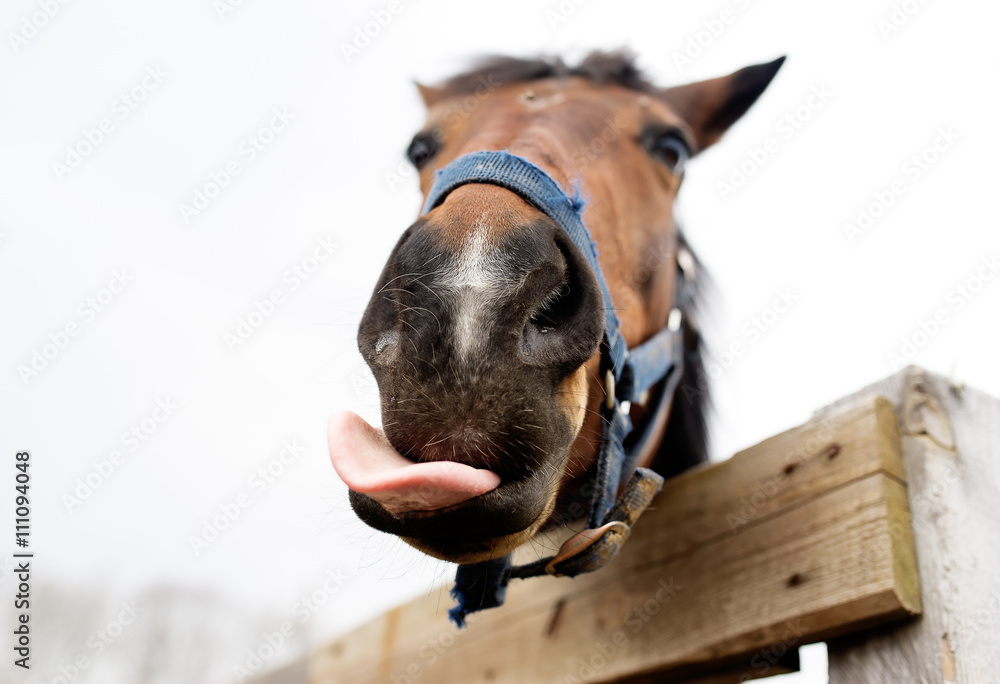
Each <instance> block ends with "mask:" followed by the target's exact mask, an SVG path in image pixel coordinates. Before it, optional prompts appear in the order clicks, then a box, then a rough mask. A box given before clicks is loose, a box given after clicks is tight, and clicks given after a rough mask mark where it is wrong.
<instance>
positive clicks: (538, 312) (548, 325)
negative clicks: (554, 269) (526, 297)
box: [528, 282, 573, 335]
mask: <svg viewBox="0 0 1000 684" xmlns="http://www.w3.org/2000/svg"><path fill="white" fill-rule="evenodd" d="M571 295H572V292H571V290H570V286H569V283H567V282H562V283H559V285H557V286H556V287H555V288H554V289H553V290H552V291H551V292H550V293H549V294H548V295H547V296H546V297H545V299H543V300H542V303H541V304H539V305H538V308H536V309H535V312H534V313H533V314H531V317H530V318H529V319H528V323H530V324H531V325H533V326H535V327H536V328H538V331H539V332H540V333H542V334H543V335H544V334H548V333H550V332H552V331H553V330H554V329H557V328H559V327H560V325H562V324H564V323H565V322H566V320H567V319H568V318H569V317H570V315H571V313H572V312H571V310H570V307H572V305H573V302H572V297H571Z"/></svg>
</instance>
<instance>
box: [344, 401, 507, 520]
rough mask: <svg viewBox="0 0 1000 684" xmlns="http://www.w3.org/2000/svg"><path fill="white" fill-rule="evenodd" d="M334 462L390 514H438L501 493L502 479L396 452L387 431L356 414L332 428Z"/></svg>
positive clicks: (351, 482) (354, 486)
mask: <svg viewBox="0 0 1000 684" xmlns="http://www.w3.org/2000/svg"><path fill="white" fill-rule="evenodd" d="M327 439H328V441H329V445H330V460H331V461H333V467H334V469H336V471H337V474H338V475H340V478H341V479H342V480H343V481H344V483H345V484H347V486H348V487H350V488H351V489H352V490H354V491H356V492H360V493H361V494H367V495H368V496H370V497H371V498H373V499H375V500H376V501H378V502H379V503H380V504H382V505H383V506H384V507H385V508H386V509H387V510H388V511H389V512H390V513H394V514H395V513H403V512H406V511H433V510H436V509H438V508H445V507H446V506H453V505H455V504H457V503H461V502H463V501H467V500H468V499H471V498H472V497H474V496H479V495H480V494H485V493H486V492H488V491H491V490H493V489H496V487H497V486H498V485H499V484H500V476H499V475H497V474H496V473H493V472H490V471H489V470H479V469H477V468H473V467H472V466H468V465H465V464H464V463H455V462H454V461H431V462H427V463H414V462H413V461H410V460H409V459H407V458H404V457H403V456H402V455H401V454H400V453H399V452H397V451H396V450H395V449H393V448H392V446H391V445H390V444H389V440H388V439H386V438H385V435H384V434H383V433H382V431H381V430H377V429H375V428H373V427H372V426H370V425H369V424H368V423H366V422H365V421H364V419H363V418H362V417H361V416H359V415H357V414H356V413H352V412H350V411H338V412H337V413H335V414H333V415H332V416H331V417H330V422H329V425H328V428H327Z"/></svg>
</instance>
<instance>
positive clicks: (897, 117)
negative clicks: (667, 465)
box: [0, 0, 1000, 684]
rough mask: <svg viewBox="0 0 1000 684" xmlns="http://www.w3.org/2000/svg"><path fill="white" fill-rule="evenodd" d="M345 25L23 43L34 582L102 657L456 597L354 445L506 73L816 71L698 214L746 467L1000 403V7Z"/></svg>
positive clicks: (122, 23) (736, 144) (781, 79)
mask: <svg viewBox="0 0 1000 684" xmlns="http://www.w3.org/2000/svg"><path fill="white" fill-rule="evenodd" d="M346 4H347V3H339V4H337V5H334V4H333V3H329V4H328V3H320V2H304V1H300V0H292V1H285V2H276V1H272V2H266V1H265V0H246V1H245V2H241V3H238V2H235V1H227V0H219V1H216V2H213V0H198V1H197V2H191V1H188V2H175V3H159V4H156V5H151V4H148V3H126V2H120V1H119V2H115V1H114V0H91V1H90V2H79V3H77V2H69V3H67V4H61V3H59V2H56V1H55V0H48V1H45V2H42V1H29V0H10V1H8V2H6V3H5V4H4V8H3V10H2V12H0V28H2V29H3V32H4V40H3V46H2V47H0V51H2V52H3V58H2V60H0V92H2V93H3V105H2V107H0V123H2V125H0V131H2V140H3V141H2V160H3V164H2V165H0V198H2V201H0V284H2V289H0V291H2V293H3V294H2V295H0V302H2V312H3V315H2V319H3V321H4V323H3V333H2V335H0V359H2V361H3V369H2V370H3V372H2V373H0V383H2V392H0V447H2V449H3V453H4V454H5V456H4V463H9V462H10V454H12V453H13V452H14V451H15V450H23V449H28V450H30V451H31V453H32V459H33V460H32V478H33V480H32V484H33V490H32V491H33V494H34V497H33V506H34V509H33V521H32V522H33V529H32V545H33V549H34V550H35V551H36V552H37V554H38V558H37V559H36V562H35V572H36V579H37V580H38V581H40V582H43V581H44V582H49V583H51V584H52V585H53V586H60V587H63V588H65V590H66V591H68V592H70V593H72V592H80V593H81V594H87V595H96V596H99V597H100V600H101V602H102V605H106V607H107V613H106V615H105V617H102V618H100V620H98V621H97V622H95V623H94V628H95V629H96V628H98V627H99V626H100V624H104V622H105V621H107V620H111V619H113V618H114V616H115V615H116V614H117V611H118V609H117V606H119V605H120V604H121V603H122V602H123V601H128V600H131V599H134V598H135V597H137V596H141V595H143V594H144V592H148V591H150V589H151V588H153V587H163V586H169V587H173V588H179V589H181V590H184V591H189V592H191V593H199V595H203V596H213V597H218V601H219V603H220V605H222V606H228V608H226V609H225V610H229V611H231V612H233V611H235V613H236V614H238V615H241V616H245V618H246V620H248V621H251V622H253V623H254V624H256V623H257V622H260V623H261V624H264V625H266V624H267V620H277V621H280V620H282V619H285V618H284V617H282V616H289V615H293V614H295V611H296V610H297V609H298V608H299V607H300V606H299V603H300V599H301V597H302V596H303V595H304V594H308V593H311V592H313V591H315V590H317V589H318V588H321V587H323V586H324V584H326V586H327V587H328V588H331V590H330V592H329V593H330V597H329V600H328V601H327V602H326V604H325V606H323V607H318V608H317V609H316V610H315V611H310V612H309V619H308V620H307V621H303V622H302V623H301V626H300V636H302V637H303V639H304V640H305V641H304V642H303V643H308V644H310V645H311V646H314V645H315V644H318V643H321V642H323V641H326V640H328V639H329V638H331V637H332V636H333V635H335V634H338V633H341V632H343V631H345V630H347V629H349V628H351V627H353V626H356V625H358V624H360V623H362V622H364V621H365V620H367V619H369V618H371V617H372V616H374V615H375V614H377V613H379V612H380V611H382V610H384V609H385V608H386V607H388V606H390V605H393V604H395V603H398V602H400V601H403V600H405V599H406V598H409V597H412V596H414V595H419V594H421V593H426V592H428V591H431V590H435V591H436V589H432V588H433V587H436V586H437V585H438V584H440V583H441V582H443V581H444V580H445V579H447V578H450V576H451V574H452V566H448V565H445V564H442V563H438V562H436V561H432V560H430V559H428V558H426V557H424V556H422V555H420V554H418V553H417V552H415V551H413V550H411V549H409V548H408V547H406V546H404V545H403V544H401V543H400V542H398V541H397V540H394V539H390V538H387V537H384V536H382V535H380V534H377V533H375V532H372V531H370V530H368V529H367V528H366V527H365V526H363V525H362V524H360V523H359V522H357V521H356V519H355V518H354V516H353V514H352V513H351V511H350V509H349V506H348V503H347V497H346V489H345V487H344V485H343V484H342V483H341V482H340V481H339V480H338V478H337V476H336V475H335V473H334V472H333V469H332V468H331V466H330V464H329V460H328V457H327V454H326V445H325V425H326V419H327V417H328V416H329V414H330V413H331V412H332V411H333V410H335V409H339V408H348V409H351V410H354V411H357V412H359V413H361V414H362V415H363V416H364V417H366V418H367V419H369V420H371V421H376V420H377V419H378V413H377V397H376V395H375V393H374V386H373V382H372V379H371V376H370V375H369V374H368V372H367V370H365V368H364V366H363V363H362V361H361V358H360V356H359V355H358V353H357V351H356V348H355V342H354V337H355V334H356V328H357V323H358V321H359V318H360V315H361V312H362V310H363V307H364V305H365V302H366V301H367V299H368V297H369V295H370V292H371V288H372V286H373V285H374V282H375V279H376V277H377V275H378V273H379V270H380V268H381V266H382V264H383V263H384V261H385V259H386V257H387V255H388V252H389V249H390V248H391V246H392V244H393V243H394V242H395V241H396V239H397V237H398V235H399V234H400V232H401V231H402V230H403V229H404V228H405V227H406V226H407V225H408V224H409V223H410V222H411V221H412V219H413V218H414V216H415V215H416V213H417V211H418V209H419V204H420V196H419V193H418V191H417V184H416V178H415V176H414V175H412V173H411V172H410V171H409V170H408V168H407V167H406V165H405V163H403V151H404V150H405V147H406V145H407V143H408V141H409V138H410V137H411V136H412V134H413V133H414V132H415V131H416V130H417V129H418V127H419V126H420V125H421V123H422V116H423V113H422V107H421V104H420V101H419V98H418V97H417V95H416V92H415V89H414V87H413V80H414V79H419V80H422V81H425V82H433V81H434V80H435V79H438V78H442V77H445V76H447V75H448V74H449V73H452V72H454V71H455V70H457V69H459V68H462V67H463V66H464V65H466V64H467V62H468V60H469V58H470V57H474V56H476V55H481V54H483V53H510V54H516V55H534V54H538V53H540V52H545V53H560V54H564V55H568V56H569V58H570V59H572V58H574V57H578V56H580V55H582V54H584V53H585V52H586V51H587V50H589V49H592V48H615V47H621V46H627V47H630V48H632V49H633V50H634V51H635V52H636V53H637V55H638V57H639V63H640V65H641V66H642V67H643V68H645V69H646V70H647V71H648V73H649V74H650V75H651V76H652V77H653V78H654V79H655V80H656V81H657V82H659V83H662V84H664V85H674V84H680V83H684V82H688V81H692V80H698V79H702V78H709V77H713V76H718V75H721V74H725V73H729V72H731V71H734V70H736V69H738V68H740V67H743V66H745V65H747V64H752V63H758V62H764V61H770V60H772V59H774V58H776V57H778V56H779V55H788V57H789V59H788V61H787V63H786V64H785V66H784V67H783V68H782V70H781V72H780V73H779V74H778V76H777V78H776V80H775V81H774V83H773V85H772V86H771V88H769V89H768V91H767V92H766V93H765V95H764V96H763V97H762V98H761V100H760V101H759V102H758V103H757V104H756V105H755V106H754V108H753V109H752V110H751V112H750V113H749V114H748V115H747V116H746V117H745V118H744V119H743V120H741V121H740V122H739V123H738V124H737V125H736V126H735V127H734V128H733V129H732V130H731V131H730V133H729V134H728V135H727V136H726V137H725V138H724V140H723V141H722V142H721V143H720V144H719V145H717V146H716V147H715V148H713V149H711V150H709V151H708V152H706V153H705V154H704V155H702V156H700V157H698V158H697V159H695V160H694V161H692V163H691V164H690V165H689V167H688V171H687V177H686V179H685V183H684V187H683V188H682V190H681V194H680V198H679V201H678V204H677V213H678V218H679V220H680V221H681V223H682V224H683V225H684V227H685V229H686V231H687V234H688V236H689V239H690V241H691V242H692V243H693V245H694V247H695V249H696V251H697V252H698V254H699V255H700V257H701V258H702V260H703V261H704V262H705V264H706V266H707V268H708V270H709V271H710V272H711V274H712V277H713V279H714V282H715V291H716V292H715V296H714V298H713V299H712V300H711V302H710V306H709V316H708V317H709V319H710V323H711V325H710V326H709V330H708V333H709V343H710V345H711V348H712V349H713V350H714V352H715V354H714V356H713V357H712V359H713V360H714V361H715V362H716V363H717V366H714V367H713V368H714V372H713V375H715V376H716V378H715V381H714V387H713V393H714V397H715V405H716V409H717V412H716V417H715V420H714V422H713V428H712V438H713V443H712V453H713V457H714V458H720V459H721V458H725V457H727V456H729V455H731V454H732V453H733V452H735V451H737V450H739V449H742V448H745V447H747V446H749V445H751V444H754V443H756V442H758V441H760V440H761V439H764V438H766V437H768V436H770V435H772V434H774V433H776V432H779V431H782V430H784V429H787V428H789V427H792V426H794V425H797V424H800V423H802V422H804V421H805V420H806V419H808V417H809V415H810V414H811V413H812V411H813V410H815V409H818V408H820V407H822V406H824V405H826V404H828V403H830V402H832V401H834V400H835V399H837V398H839V397H841V396H844V395H847V394H850V393H852V392H854V391H855V390H857V389H860V388H861V387H863V386H864V385H866V384H869V383H871V382H873V381H875V380H878V379H880V378H882V377H884V376H887V375H889V374H891V373H893V372H894V371H895V370H896V369H898V367H900V364H901V363H916V364H919V365H922V366H925V367H927V368H929V369H931V370H933V371H936V372H938V373H942V374H945V375H947V376H950V377H953V378H955V379H956V380H957V381H960V382H965V383H968V384H969V385H972V386H976V387H979V388H981V389H983V390H986V391H987V392H989V393H991V394H994V395H1000V362H998V359H997V355H996V348H997V333H998V323H997V318H998V316H997V314H998V312H1000V277H997V275H998V273H997V271H996V268H995V264H996V258H997V256H998V255H1000V236H998V231H997V219H996V210H995V207H994V205H995V200H996V195H997V193H996V188H995V185H996V181H997V169H996V157H997V152H998V150H1000V148H998V145H997V142H998V127H997V125H996V113H997V111H998V106H997V105H998V96H997V89H996V82H997V75H998V67H1000V50H998V48H997V47H996V45H997V43H996V37H995V35H994V33H995V27H996V26H997V24H998V19H1000V17H998V16H997V14H998V13H1000V12H998V9H997V6H996V5H995V4H994V3H987V2H971V1H965V2H962V1H959V2H949V3H944V2H930V3H924V4H918V3H917V2H916V1H915V0H908V1H907V2H893V1H889V0H879V1H877V2H871V1H865V2H862V1H861V0H850V1H847V2H841V3H837V4H835V5H830V4H815V3H801V2H792V0H762V1H761V2H754V1H742V0H741V1H739V2H736V1H733V2H726V1H722V2H716V3H710V4H704V3H679V2H654V1H652V0H650V1H647V2H642V1H638V0H636V1H627V0H619V1H617V2H609V1H608V0H590V1H589V2H585V3H580V4H579V6H577V5H576V4H574V3H572V2H570V1H569V0H564V1H563V2H562V3H559V2H556V1H553V2H551V3H546V2H528V1H527V0H522V1H513V2H506V3H494V4H489V5H486V4H478V3H469V2H458V0H414V1H407V0H398V4H395V3H388V2H383V1H382V0H372V1H366V2H358V3H352V4H351V7H350V8H345V7H344V5H346ZM373 12H374V13H376V14H375V16H376V18H377V17H382V18H383V23H384V26H380V27H379V28H378V30H377V31H375V30H373V29H370V32H372V33H374V34H375V35H374V36H373V37H371V38H370V40H368V41H367V43H366V42H365V41H364V40H359V38H358V35H359V34H358V31H364V27H365V26H366V24H367V23H368V22H371V21H372V20H373V14H372V13H373ZM50 14H51V16H49V15H50ZM386 17H389V19H386ZM740 169H742V171H739V170H740ZM739 173H742V174H743V175H742V177H741V176H740V175H739ZM217 187H218V188H219V190H218V192H216V188H217ZM779 292H784V293H786V294H788V296H791V297H792V298H793V299H794V304H792V306H791V307H790V308H789V309H788V310H787V311H786V312H784V313H781V314H779V315H777V316H776V317H772V314H769V313H768V312H767V311H768V308H769V307H770V306H771V304H772V302H773V301H774V300H775V298H776V297H777V296H779V294H778V293H779ZM761 318H766V319H767V320H769V321H770V323H769V324H768V325H767V326H766V327H767V329H766V330H763V331H761V332H760V334H751V333H749V332H748V330H749V329H748V328H747V325H748V323H749V324H750V325H754V323H753V321H754V319H761ZM734 342H741V343H743V349H744V353H743V354H742V355H741V356H739V357H738V358H733V359H727V358H724V356H723V355H721V354H720V352H721V351H722V350H725V349H727V348H729V347H730V345H731V344H732V343H734ZM7 472H8V473H10V472H11V471H10V470H8V471H7ZM88 478H89V481H90V483H91V484H90V485H88V484H87V482H88ZM10 489H11V488H10V487H8V486H6V485H5V486H3V487H0V490H2V491H3V494H2V496H3V497H5V498H4V499H3V502H4V503H3V504H2V506H0V507H2V509H3V510H10V507H9V506H8V504H7V503H6V501H7V499H6V497H8V496H9V495H10ZM227 512H228V515H229V516H230V517H232V518H234V519H233V520H232V522H231V523H230V524H228V525H227V527H226V529H224V530H222V531H217V533H218V534H217V538H214V537H213V535H212V533H211V531H210V530H207V529H206V524H209V525H210V523H208V522H206V521H211V520H212V519H213V518H214V517H215V516H218V515H220V514H227ZM5 524H6V523H5ZM210 526H211V525H210ZM199 537H200V542H192V540H193V539H196V538H199ZM7 544H8V546H9V545H10V544H11V542H7ZM330 573H334V576H336V577H337V578H338V581H337V582H335V583H333V584H331V583H330V577H331V575H330ZM341 581H342V585H341V583H340V582H341ZM3 587H4V588H3V592H4V599H3V604H4V606H5V608H4V609H3V610H4V611H5V612H3V613H2V614H3V615H7V614H8V613H7V612H6V611H9V608H8V606H9V601H8V599H9V597H10V594H11V591H12V588H13V587H12V583H11V582H10V581H6V582H5V583H4V585H3ZM334 587H335V588H336V589H335V590H334V589H333V588H334ZM219 610H223V609H222V608H220V609H219ZM4 624H5V625H6V624H7V622H6V619H5V623H4ZM210 632H211V631H210ZM206 638H209V639H211V638H219V639H221V635H220V634H218V633H214V632H211V633H209V634H208V635H207V636H206ZM235 646H236V647H237V648H236V650H235V651H233V655H232V656H231V658H230V660H229V661H225V659H223V661H225V662H222V664H221V665H220V664H218V663H217V664H215V665H213V669H212V670H211V675H212V677H211V681H213V682H216V681H217V682H227V681H235V680H234V678H233V675H232V672H231V667H229V665H231V664H232V662H233V661H235V660H238V659H239V654H240V650H241V648H242V647H243V645H241V644H236V645H235ZM233 647H234V644H231V643H225V642H224V641H220V646H219V648H220V649H226V648H228V649H230V651H231V650H232V649H233ZM37 648H38V653H41V652H42V650H43V648H44V645H43V644H39V645H38V646H37ZM302 648H303V646H302V645H301V644H299V645H298V646H296V647H295V648H291V647H290V648H288V649H286V650H285V652H283V653H280V654H279V655H278V656H276V657H275V658H274V660H273V661H272V662H271V663H269V664H271V665H278V664H280V663H281V662H282V661H283V660H285V659H288V658H292V657H294V656H295V655H296V654H297V653H298V652H300V651H301V649H302ZM296 649H299V651H297V650H296ZM81 650H85V648H84V647H83V646H81ZM220 652H221V651H220ZM226 653H227V654H228V651H227V652H226ZM810 653H811V654H812V653H817V651H811V652H810ZM227 657H229V656H228V655H227ZM817 657H820V658H821V657H822V654H821V653H819V655H817ZM810 658H812V655H810ZM810 663H812V661H811V660H810ZM39 664H40V665H41V663H39ZM60 664H61V663H46V664H45V665H46V667H48V668H49V669H47V670H45V669H43V670H39V671H38V672H36V673H35V676H36V677H37V679H36V680H31V681H45V682H50V681H52V679H53V677H55V676H56V674H57V671H56V669H55V668H56V667H57V666H58V665H60ZM0 668H2V669H0V672H4V673H6V674H5V675H4V676H7V677H8V678H9V677H10V676H11V674H10V673H11V672H12V668H11V666H10V664H9V660H6V659H5V661H4V663H3V665H2V666H0ZM809 668H810V672H809V673H807V674H806V675H802V676H800V678H799V679H798V681H809V682H819V681H825V675H824V674H823V673H821V672H819V670H821V669H822V664H821V663H820V664H819V665H812V664H810V665H809ZM99 673H100V669H99V666H98V665H95V666H94V667H91V668H89V669H86V670H85V671H83V672H82V673H81V680H80V681H98V679H100V680H101V681H103V682H111V683H112V684H113V682H114V681H116V680H114V678H113V677H112V675H110V674H109V675H106V676H104V675H102V676H99ZM17 681H29V680H27V679H23V678H22V679H20V680H17ZM122 681H128V679H127V678H125V679H124V680H122Z"/></svg>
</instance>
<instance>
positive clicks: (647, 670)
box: [309, 367, 1000, 684]
mask: <svg viewBox="0 0 1000 684" xmlns="http://www.w3.org/2000/svg"><path fill="white" fill-rule="evenodd" d="M918 578H919V580H918ZM446 591H447V588H446V587H442V588H440V589H438V590H435V591H434V592H432V593H430V594H429V595H426V596H423V597H421V598H418V599H416V600H414V601H412V602H411V603H408V604H406V605H403V606H400V607H398V608H395V609H394V610H391V611H389V612H388V613H386V614H384V615H382V616H380V617H378V618H376V619H374V620H372V621H371V622H369V623H368V624H366V625H364V626H362V627H361V628H359V629H357V630H356V631H354V632H352V633H350V634H347V635H345V636H343V637H342V638H340V639H338V640H337V641H335V642H333V643H331V644H329V645H327V646H325V647H323V648H322V649H320V650H319V651H318V652H317V653H315V654H314V656H313V658H312V660H311V662H310V664H309V683H310V684H335V683H336V684H339V683H342V682H343V683H348V682H349V683H350V684H367V683H369V682H372V683H374V682H380V683H392V684H414V683H416V682H428V683H433V684H437V683H442V684H475V683H480V682H482V683H492V684H500V683H507V682H509V683H511V684H514V683H516V684H536V683H538V684H540V683H542V682H545V683H549V682H551V683H553V684H556V683H558V684H569V683H573V682H629V683H633V684H638V683H640V682H642V683H646V682H650V683H652V682H673V681H690V682H696V681H697V682H718V683H722V682H739V681H746V680H748V679H757V678H761V677H766V676H770V675H773V674H778V673H782V672H789V671H794V670H796V669H797V667H798V651H797V649H798V647H799V646H801V645H804V644H808V643H812V642H816V641H828V642H829V659H830V682H831V684H844V683H848V682H849V683H855V682H925V681H926V682H941V681H944V682H969V683H970V684H972V683H976V684H978V683H980V682H1000V637H998V636H997V634H998V633H1000V401H998V400H997V399H994V398H991V397H988V396H986V395H983V394H982V393H980V392H977V391H975V390H971V389H967V388H963V387H956V386H954V385H952V384H950V383H949V382H948V381H947V380H946V379H944V378H941V377H939V376H936V375H933V374H931V373H928V372H927V371H924V370H922V369H919V368H915V367H910V368H907V369H905V370H903V371H901V372H900V373H898V374H896V375H893V376H891V377H889V378H887V379H886V380H884V381H881V382H879V383H876V384H874V385H872V386H871V387H868V388H865V389H864V390H861V391H860V392H857V393H855V394H854V395H852V396H850V397H846V398H845V399H843V400H841V401H838V402H836V403H835V404H833V405H831V406H829V407H827V408H825V409H822V410H821V411H818V412H817V413H816V414H815V416H814V417H813V418H812V419H811V420H810V421H809V422H807V423H806V424H805V425H802V426H801V427H798V428H795V429H792V430H789V431H787V432H785V433H782V434H780V435H777V436H775V437H772V438H770V439H768V440H765V441H764V442H761V443H760V444H758V445H756V446H754V447H751V448H749V449H747V450H745V451H743V452H740V453H738V454H736V455H735V456H734V457H733V458H731V459H729V460H727V461H724V462H721V463H715V464H711V465H707V466H705V467H702V468H699V469H697V470H694V471H692V472H689V473H685V474H684V475H682V476H680V477H678V478H675V479H673V480H671V481H669V482H668V483H666V485H665V486H664V489H663V491H662V492H661V493H660V495H659V496H658V498H657V499H656V501H655V502H654V509H652V510H650V511H648V512H647V513H646V514H645V515H644V516H643V518H642V519H641V520H640V522H639V524H638V525H637V526H636V528H635V530H634V531H633V534H632V537H631V539H630V540H629V542H628V543H627V544H626V545H625V547H624V550H623V551H622V553H621V554H620V556H619V557H618V558H617V559H616V560H615V561H614V562H613V563H612V564H611V565H609V566H608V567H607V568H605V569H603V570H601V571H599V572H596V573H593V574H590V575H584V576H581V577H578V578H576V579H573V580H571V579H565V578H549V577H543V578H535V579H530V580H526V581H514V582H513V583H512V584H511V586H510V588H509V590H508V595H507V601H506V605H504V606H503V607H502V608H499V609H495V610H490V611H485V612H483V613H479V614H476V615H474V616H472V617H471V618H470V621H469V622H470V625H469V627H468V628H467V629H465V630H456V629H455V628H454V627H453V626H451V625H450V624H449V623H448V621H447V617H446V610H447V608H448V607H449V606H450V605H451V600H450V598H449V597H448V596H447V594H446ZM921 598H922V599H923V600H921Z"/></svg>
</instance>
